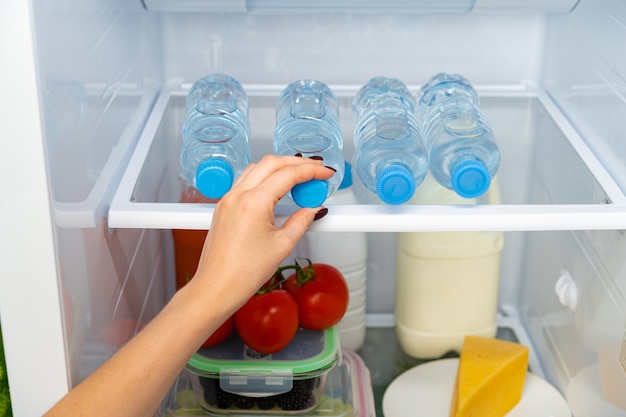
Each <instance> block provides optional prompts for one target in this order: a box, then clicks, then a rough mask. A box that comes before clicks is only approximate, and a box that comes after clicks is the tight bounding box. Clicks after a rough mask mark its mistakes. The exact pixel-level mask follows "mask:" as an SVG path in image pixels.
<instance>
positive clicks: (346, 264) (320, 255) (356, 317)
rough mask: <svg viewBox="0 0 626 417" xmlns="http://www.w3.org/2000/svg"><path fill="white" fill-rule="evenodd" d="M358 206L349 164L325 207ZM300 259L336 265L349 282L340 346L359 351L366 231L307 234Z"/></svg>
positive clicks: (299, 248)
mask: <svg viewBox="0 0 626 417" xmlns="http://www.w3.org/2000/svg"><path fill="white" fill-rule="evenodd" d="M332 204H345V205H348V204H358V201H357V198H356V196H355V194H354V192H353V187H352V167H351V165H350V164H349V163H348V162H346V163H345V172H344V176H343V181H341V184H340V185H339V188H338V189H337V191H336V192H335V193H334V194H333V195H332V196H330V197H329V198H328V199H327V200H326V203H325V205H329V206H330V205H332ZM296 252H297V256H298V257H300V258H309V259H310V260H311V261H313V262H321V263H326V264H329V265H332V266H334V267H335V268H337V269H338V270H339V271H340V272H341V274H342V275H343V276H344V278H345V279H346V282H347V284H348V289H349V291H350V302H349V303H348V309H347V310H346V314H345V315H344V317H343V319H342V320H341V321H340V322H339V336H340V340H341V347H342V348H344V349H349V350H358V349H360V348H361V346H362V345H363V342H364V340H365V332H366V323H365V317H366V312H365V307H366V306H365V301H366V300H365V295H366V290H367V289H366V282H367V234H366V233H365V232H306V233H305V235H304V237H303V238H302V239H301V240H300V242H298V246H297V248H296Z"/></svg>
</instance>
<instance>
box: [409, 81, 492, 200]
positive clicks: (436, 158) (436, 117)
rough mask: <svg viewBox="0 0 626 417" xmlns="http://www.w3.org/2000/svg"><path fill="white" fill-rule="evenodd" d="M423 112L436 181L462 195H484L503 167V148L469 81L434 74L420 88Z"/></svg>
mask: <svg viewBox="0 0 626 417" xmlns="http://www.w3.org/2000/svg"><path fill="white" fill-rule="evenodd" d="M419 114H420V117H421V119H422V121H423V131H424V140H425V143H426V149H427V150H428V157H429V163H430V172H431V174H432V175H433V177H434V178H435V180H436V181H437V182H438V183H439V184H441V185H443V186H444V187H446V188H448V189H451V190H454V191H455V192H456V193H457V194H458V195H460V196H461V197H464V198H476V197H479V196H481V195H482V194H484V193H485V192H486V191H487V190H488V189H489V185H490V184H491V180H492V179H493V177H494V175H495V174H496V172H497V171H498V168H499V166H500V151H499V149H498V145H497V143H496V140H495V137H494V135H493V132H492V130H491V126H490V124H489V122H488V121H487V119H486V118H485V116H484V114H483V113H482V111H481V110H480V108H479V99H478V95H477V94H476V91H475V90H474V88H473V87H472V85H471V84H470V83H469V81H467V80H466V79H465V78H463V77H462V76H460V75H458V74H444V73H441V74H437V75H435V76H434V77H433V78H432V79H431V80H430V81H429V82H428V83H427V84H425V85H424V86H423V87H422V90H421V96H420V99H419Z"/></svg>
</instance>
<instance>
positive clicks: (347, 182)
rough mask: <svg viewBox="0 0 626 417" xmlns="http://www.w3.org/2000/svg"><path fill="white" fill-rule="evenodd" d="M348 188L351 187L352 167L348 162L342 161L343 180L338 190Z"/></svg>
mask: <svg viewBox="0 0 626 417" xmlns="http://www.w3.org/2000/svg"><path fill="white" fill-rule="evenodd" d="M348 187H352V165H351V164H350V162H347V161H344V169H343V179H342V180H341V184H339V188H338V190H343V189H344V188H348Z"/></svg>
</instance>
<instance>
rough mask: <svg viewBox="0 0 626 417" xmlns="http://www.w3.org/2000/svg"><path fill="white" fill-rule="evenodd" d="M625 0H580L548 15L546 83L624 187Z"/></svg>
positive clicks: (625, 144) (625, 172)
mask: <svg viewBox="0 0 626 417" xmlns="http://www.w3.org/2000/svg"><path fill="white" fill-rule="evenodd" d="M624 45H626V2H625V1H624V0H615V1H614V0H593V1H589V0H587V1H584V0H583V1H581V2H580V4H579V5H578V7H576V9H575V10H574V11H573V12H572V13H570V14H567V15H555V16H551V17H550V18H549V19H548V30H547V32H546V42H545V58H544V75H543V80H542V84H543V85H544V86H545V87H546V89H547V90H548V92H549V93H550V94H551V95H552V96H553V97H554V98H555V100H556V101H557V102H558V103H559V104H560V106H561V108H562V109H563V111H564V112H565V113H566V114H567V115H569V118H570V120H571V121H572V122H573V123H574V125H575V126H576V127H577V129H578V130H579V131H580V132H581V134H582V135H583V136H584V137H585V138H586V139H587V141H588V143H589V144H590V146H591V147H592V149H594V150H595V151H596V154H597V155H599V156H600V159H601V160H602V162H603V163H604V165H605V167H606V168H607V169H608V170H609V171H610V172H611V174H613V176H614V178H615V179H616V181H617V182H618V183H619V184H620V186H621V188H622V190H625V191H626V165H625V162H624V161H626V142H625V141H624V135H623V120H624V115H625V114H626V54H624V53H622V49H623V48H624Z"/></svg>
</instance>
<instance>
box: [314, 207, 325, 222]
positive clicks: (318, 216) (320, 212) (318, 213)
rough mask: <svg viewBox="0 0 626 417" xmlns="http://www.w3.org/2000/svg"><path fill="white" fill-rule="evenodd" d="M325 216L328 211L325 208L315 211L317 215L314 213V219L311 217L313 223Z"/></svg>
mask: <svg viewBox="0 0 626 417" xmlns="http://www.w3.org/2000/svg"><path fill="white" fill-rule="evenodd" d="M327 214H328V209H327V208H326V207H322V208H321V209H319V210H318V211H317V213H315V217H313V221H316V220H319V219H321V218H322V217H324V216H325V215H327Z"/></svg>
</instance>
